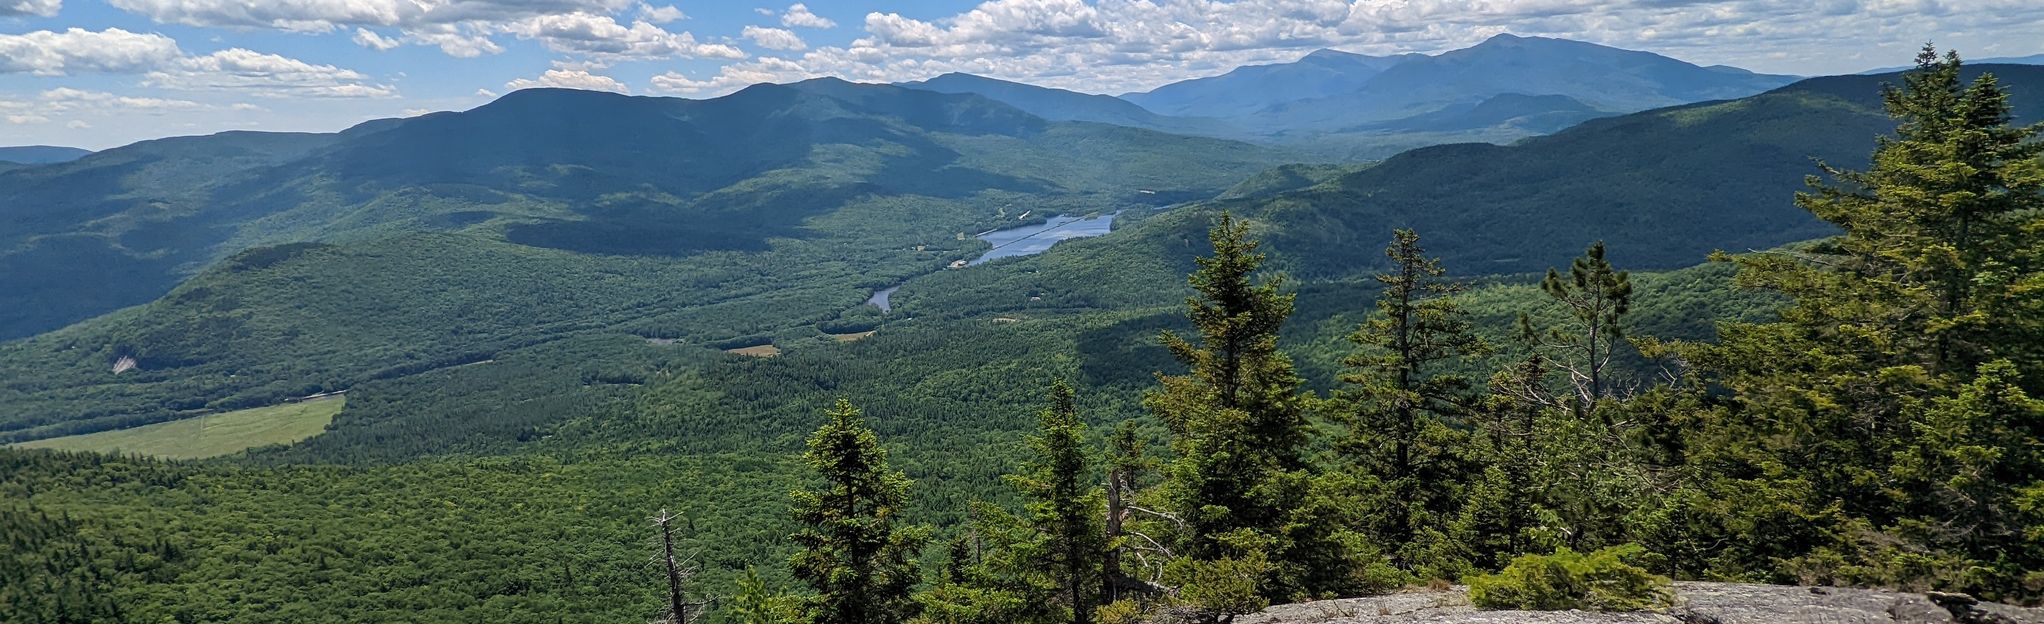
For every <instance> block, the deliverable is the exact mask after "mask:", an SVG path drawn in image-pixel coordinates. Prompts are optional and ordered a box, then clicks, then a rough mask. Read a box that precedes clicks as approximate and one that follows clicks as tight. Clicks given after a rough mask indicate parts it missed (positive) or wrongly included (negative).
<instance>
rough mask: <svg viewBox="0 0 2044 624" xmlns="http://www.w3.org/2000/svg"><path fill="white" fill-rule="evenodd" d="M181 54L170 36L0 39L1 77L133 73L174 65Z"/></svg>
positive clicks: (113, 32)
mask: <svg viewBox="0 0 2044 624" xmlns="http://www.w3.org/2000/svg"><path fill="white" fill-rule="evenodd" d="M181 54H182V52H180V51H179V50H178V47H177V42H176V41H174V40H172V39H171V38H169V37H165V36H163V35H158V34H154V33H150V34H141V33H132V32H128V31H125V30H121V29H119V28H108V29H106V30H103V31H98V32H94V31H90V30H85V29H82V28H72V29H69V30H66V31H64V32H55V31H48V30H38V31H34V32H29V33H24V34H19V35H6V34H0V74H12V73H29V74H35V75H38V76H62V75H65V74H70V73H74V72H106V73H135V72H140V71H146V70H148V69H151V68H154V67H158V66H161V65H163V64H165V63H169V62H171V61H174V60H175V59H177V58H178V57H179V56H180V55H181Z"/></svg>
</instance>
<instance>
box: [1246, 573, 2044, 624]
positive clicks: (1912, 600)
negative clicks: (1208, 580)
mask: <svg viewBox="0 0 2044 624" xmlns="http://www.w3.org/2000/svg"><path fill="white" fill-rule="evenodd" d="M1675 593H1676V603H1677V604H1676V605H1675V607H1673V608H1670V609H1668V610H1666V611H1665V612H1660V613H1591V612H1584V611H1484V610H1481V609H1477V608H1475V607H1473V606H1470V604H1469V598H1468V595H1467V594H1466V593H1465V591H1464V590H1463V589H1462V588H1455V589H1450V590H1445V591H1418V592H1412V593H1402V594H1392V595H1388V596H1372V597H1369V598H1354V599H1348V600H1325V601H1320V602H1306V603H1299V604H1289V605H1280V606H1275V607H1271V608H1269V609H1267V610H1265V611H1264V612H1262V613H1259V614H1256V615H1251V616H1246V617H1243V618H1241V619H1238V620H1236V622H1237V624H1422V623H1424V624H1635V623H1637V624H1894V623H1903V624H2044V609H2025V608H2019V607H2011V606H2008V605H2001V604H1994V603H1988V602H1981V601H1978V600H1975V599H1973V598H1972V597H1969V596H1965V595H1963V594H1942V593H1935V592H1933V593H1931V594H1912V593H1903V592H1891V591H1879V590H1866V589H1840V588H1830V587H1789V586H1782V585H1744V584H1736V583H1694V582H1683V583H1676V584H1675Z"/></svg>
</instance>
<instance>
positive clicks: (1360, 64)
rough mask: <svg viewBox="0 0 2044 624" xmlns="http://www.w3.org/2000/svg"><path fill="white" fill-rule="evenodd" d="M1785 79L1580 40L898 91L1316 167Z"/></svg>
mask: <svg viewBox="0 0 2044 624" xmlns="http://www.w3.org/2000/svg"><path fill="white" fill-rule="evenodd" d="M1795 79H1796V78H1795V77H1793V76H1779V75H1769V74H1756V73H1753V72H1749V71H1746V70H1743V69H1738V68H1734V67H1726V66H1710V67H1704V66H1698V65H1694V64H1690V63H1686V62H1683V61H1679V60H1676V59H1672V58H1668V57H1665V56H1661V55H1658V54H1653V53H1649V52H1639V51H1633V50H1623V49H1618V48H1612V47H1608V46H1601V45H1596V44H1592V43H1585V42H1580V41H1570V40H1565V39H1551V38H1544V37H1519V36H1514V35H1498V36H1495V37H1492V38H1490V39H1488V40H1485V41H1483V42H1482V43H1479V44H1477V45H1474V46H1471V47H1468V48H1464V49H1459V50H1452V51H1448V52H1443V53H1440V54H1436V55H1423V54H1401V55H1396V56H1368V55H1361V54H1352V53H1348V52H1341V51H1337V50H1320V51H1316V52H1313V53H1310V54H1307V55H1306V56H1305V57H1303V58H1301V59H1299V60H1297V61H1294V62H1291V63H1278V64H1271V65H1255V66H1248V67H1242V68H1238V69H1235V70H1233V71H1230V72H1228V73H1225V74H1222V75H1219V76H1212V77H1206V78H1195V79H1191V80H1186V81H1181V82H1175V83H1171V84H1167V85H1164V86H1161V87H1158V88H1156V89H1152V90H1150V91H1147V92H1141V93H1128V94H1123V95H1122V96H1121V97H1120V99H1121V100H1123V101H1126V102H1129V103H1134V104H1136V105H1138V106H1140V107H1141V108H1142V109H1145V110H1147V112H1149V113H1151V114H1149V115H1145V114H1143V111H1141V110H1136V109H1134V108H1131V107H1128V106H1124V105H1122V102H1117V101H1114V100H1112V99H1109V98H1106V97H1104V96H1093V95H1086V94H1080V93H1076V92H1070V91H1062V90H1054V89H1044V88H1039V87H1031V86H1028V85H1020V84H1017V83H1007V82H1001V81H994V80H989V79H984V78H976V77H966V76H961V75H949V76H943V77H939V78H936V79H933V80H930V81H925V82H920V83H904V86H912V87H917V88H927V89H935V90H942V91H947V92H972V93H977V94H979V95H983V96H987V97H990V98H993V99H996V100H1001V101H1003V102H1007V103H1009V104H1011V105H1014V106H1017V107H1018V108H1023V109H1025V110H1036V111H1058V112H1056V113H1050V114H1054V115H1069V116H1073V117H1074V118H1076V119H1081V120H1086V121H1102V122H1106V123H1121V124H1125V125H1134V126H1138V127H1145V128H1152V129H1158V130H1164V131H1169V132H1178V133H1185V134H1199V135H1204V136H1214V137H1223V138H1230V139H1237V140H1245V141H1254V142H1259V143H1265V144H1272V145H1279V146H1284V147H1288V148H1292V149H1300V150H1306V151H1309V152H1311V153H1313V154H1315V155H1317V156H1320V157H1323V158H1335V159H1373V158H1380V157H1383V156H1388V155H1390V154H1393V153H1396V152H1399V151H1403V150H1406V149H1410V148H1413V147H1421V146H1425V145H1432V144H1439V143H1452V142H1464V141H1484V142H1497V143H1503V142H1509V141H1511V140H1515V139H1519V138H1522V137H1526V136H1531V135H1535V134H1545V133H1547V132H1552V131H1554V130H1558V129H1561V128H1564V127H1567V126H1569V125H1573V124H1574V123H1576V122H1580V121H1582V120H1585V119H1590V118H1594V117H1598V116H1605V115H1612V114H1621V113H1630V112H1635V111H1640V110H1645V109H1648V108H1656V107H1661V106H1671V105H1678V104H1687V103H1692V102H1701V101H1707V100H1719V99H1733V98H1739V97H1745V96H1748V95H1753V94H1756V93H1760V92H1763V91H1767V90H1769V89H1773V88H1776V87H1780V86H1783V85H1786V84H1788V83H1790V82H1792V81H1794V80H1795Z"/></svg>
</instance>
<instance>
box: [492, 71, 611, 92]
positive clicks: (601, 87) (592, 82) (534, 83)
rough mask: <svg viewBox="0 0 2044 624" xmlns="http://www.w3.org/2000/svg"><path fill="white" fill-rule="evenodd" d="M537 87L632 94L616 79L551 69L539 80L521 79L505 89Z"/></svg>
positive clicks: (507, 85) (506, 84) (505, 84)
mask: <svg viewBox="0 0 2044 624" xmlns="http://www.w3.org/2000/svg"><path fill="white" fill-rule="evenodd" d="M535 87H556V88H561V89H583V90H586V91H610V92H613V93H631V92H632V90H631V88H630V87H627V86H625V83H622V82H618V81H617V79H616V78H612V77H609V76H603V75H598V74H592V73H589V72H588V71H585V70H580V69H549V70H546V73H544V74H540V76H539V78H538V79H532V78H519V79H517V80H513V81H511V82H507V83H504V88H505V89H510V90H512V91H516V90H519V89H531V88H535Z"/></svg>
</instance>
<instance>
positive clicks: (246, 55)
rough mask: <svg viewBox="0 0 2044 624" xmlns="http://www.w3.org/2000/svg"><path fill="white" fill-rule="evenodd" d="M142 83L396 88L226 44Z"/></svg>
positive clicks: (269, 92)
mask: <svg viewBox="0 0 2044 624" xmlns="http://www.w3.org/2000/svg"><path fill="white" fill-rule="evenodd" d="M143 84H145V85H148V86H153V87H160V88H165V89H176V90H184V91H211V90H240V91H247V92H250V93H253V94H256V95H261V96H265V97H319V98H380V97H395V96H396V95H397V89H396V88H394V87H391V86H389V85H379V84H373V83H371V82H370V81H369V77H368V76H364V75H362V74H361V73H360V72H357V71H355V70H351V69H342V68H339V67H335V66H332V65H317V64H313V63H307V62H305V61H300V60H297V59H293V58H287V57H283V56H278V55H275V54H264V53H261V52H255V51H251V50H246V49H242V48H230V49H227V50H221V51H219V52H214V53H212V54H208V55H205V56H195V57H187V58H184V59H181V60H180V61H179V62H177V63H176V64H174V65H173V66H171V67H166V68H164V69H162V70H158V71H153V72H150V73H149V74H148V76H147V77H146V80H145V81H144V82H143Z"/></svg>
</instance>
